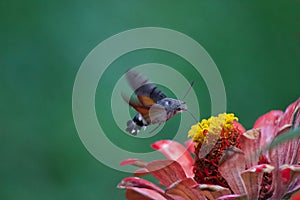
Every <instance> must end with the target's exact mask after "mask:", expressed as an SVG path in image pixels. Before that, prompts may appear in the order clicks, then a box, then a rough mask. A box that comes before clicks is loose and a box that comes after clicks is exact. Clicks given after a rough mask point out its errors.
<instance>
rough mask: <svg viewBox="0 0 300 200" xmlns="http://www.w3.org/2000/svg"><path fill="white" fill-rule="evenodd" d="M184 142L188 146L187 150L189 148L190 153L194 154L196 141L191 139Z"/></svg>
mask: <svg viewBox="0 0 300 200" xmlns="http://www.w3.org/2000/svg"><path fill="white" fill-rule="evenodd" d="M184 144H185V147H186V148H187V150H188V151H189V152H190V153H192V154H194V153H195V145H196V142H193V140H192V139H189V140H187V141H186V142H185V143H184Z"/></svg>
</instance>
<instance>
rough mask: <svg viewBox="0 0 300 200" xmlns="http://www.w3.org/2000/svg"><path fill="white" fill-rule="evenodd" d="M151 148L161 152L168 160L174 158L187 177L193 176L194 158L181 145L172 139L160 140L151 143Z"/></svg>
mask: <svg viewBox="0 0 300 200" xmlns="http://www.w3.org/2000/svg"><path fill="white" fill-rule="evenodd" d="M152 148H154V149H156V150H158V151H160V152H161V153H163V154H164V155H165V156H166V157H167V158H168V159H169V160H176V161H177V162H178V163H179V164H180V165H181V166H182V168H183V169H184V171H185V173H186V175H187V176H188V177H192V176H194V173H193V162H194V160H193V158H192V156H191V155H190V154H189V152H188V151H187V149H186V148H185V147H184V146H183V145H181V144H180V143H178V142H175V141H172V140H160V141H157V142H155V143H153V144H152Z"/></svg>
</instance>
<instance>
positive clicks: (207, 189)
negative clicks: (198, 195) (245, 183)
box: [194, 184, 231, 200]
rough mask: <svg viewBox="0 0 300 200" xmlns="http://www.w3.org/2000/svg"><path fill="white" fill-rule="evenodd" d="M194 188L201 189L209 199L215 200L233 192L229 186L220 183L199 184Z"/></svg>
mask: <svg viewBox="0 0 300 200" xmlns="http://www.w3.org/2000/svg"><path fill="white" fill-rule="evenodd" d="M194 188H195V189H198V190H201V191H202V193H203V194H205V196H206V197H207V198H208V199H209V200H214V199H217V198H219V197H221V196H224V195H229V194H231V192H230V190H229V189H228V188H225V187H222V186H219V185H208V184H198V185H196V186H195V187H194Z"/></svg>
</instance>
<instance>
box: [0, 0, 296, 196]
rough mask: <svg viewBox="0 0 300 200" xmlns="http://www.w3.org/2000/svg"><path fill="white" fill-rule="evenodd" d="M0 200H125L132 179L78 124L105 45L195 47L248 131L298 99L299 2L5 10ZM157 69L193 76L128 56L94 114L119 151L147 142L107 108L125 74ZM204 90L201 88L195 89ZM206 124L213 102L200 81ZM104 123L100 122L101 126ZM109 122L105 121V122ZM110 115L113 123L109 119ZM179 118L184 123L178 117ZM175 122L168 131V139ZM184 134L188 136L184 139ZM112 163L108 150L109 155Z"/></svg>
mask: <svg viewBox="0 0 300 200" xmlns="http://www.w3.org/2000/svg"><path fill="white" fill-rule="evenodd" d="M0 5H1V6H0V22H1V35H0V36H1V37H0V46H1V48H0V66H1V71H0V83H1V84H0V91H1V98H0V109H1V110H0V111H1V119H0V159H1V160H0V199H3V200H17V199H31V200H35V199H124V198H125V195H124V191H123V190H120V189H117V188H116V185H117V184H118V183H119V181H120V180H121V179H122V178H124V177H126V176H130V174H126V173H122V172H119V171H116V170H114V169H111V168H109V167H107V166H104V165H103V164H101V163H100V162H99V161H97V160H96V159H94V158H93V157H92V156H91V155H90V154H89V153H88V151H87V150H86V149H85V147H84V146H83V144H82V143H81V141H80V139H79V137H78V134H77V132H76V129H75V126H74V122H73V117H72V89H73V83H74V79H75V76H76V73H77V70H78V69H79V67H80V64H81V63H82V61H83V60H84V58H85V57H86V56H87V54H88V53H89V52H90V51H91V50H92V49H93V48H94V47H95V46H96V45H98V44H99V43H100V42H101V41H103V40H105V39H107V38H108V37H110V36H112V35H114V34H117V33H119V32H122V31H125V30H128V29H132V28H137V27H147V26H153V27H164V28H170V29H174V30H176V31H179V32H182V33H184V34H186V35H188V36H190V37H191V38H193V39H195V40H196V41H197V42H199V43H200V44H201V45H202V46H203V47H204V48H205V49H206V50H207V52H208V53H209V54H210V55H211V57H212V58H213V60H214V61H215V63H216V64H217V66H218V68H219V70H220V72H221V74H222V78H223V80H224V84H225V87H226V92H227V100H228V102H227V103H228V104H227V105H228V111H229V112H234V113H236V115H237V116H238V117H239V118H240V122H241V123H242V124H244V125H245V127H246V128H251V126H252V125H253V123H254V122H255V119H256V118H257V117H258V116H260V115H261V114H263V113H265V112H267V111H269V110H271V109H284V108H285V107H286V106H287V105H288V104H290V103H291V102H293V101H294V100H296V99H297V98H298V97H299V96H300V91H299V72H300V23H299V22H300V12H299V10H300V2H299V1H298V0H294V1H292V0H287V1H259V0H257V1H233V0H230V1H221V0H215V1H212V0H207V1H203V0H201V1H186V2H183V1H181V2H180V1H138V0H136V1H134V0H130V1H121V0H119V1H116V0H113V1H93V0H88V1H78V0H75V1H55V0H54V1H47V2H46V1H37V0H36V1H33V0H29V1H16V0H11V1H1V2H0ZM148 62H157V63H163V64H167V65H170V66H173V67H174V68H175V69H179V70H181V71H182V73H185V75H186V77H187V78H193V77H192V74H193V73H192V71H189V69H190V68H189V67H188V64H187V63H186V62H185V61H183V60H180V59H178V57H177V56H174V55H171V54H169V53H166V52H161V51H155V50H144V51H137V52H132V53H130V54H128V55H125V56H123V57H122V58H120V59H118V60H117V61H116V62H115V63H114V64H113V65H112V66H111V68H109V70H107V72H106V75H105V77H104V78H103V80H101V81H103V83H104V84H106V85H107V89H106V90H101V91H99V92H97V95H96V100H97V103H96V108H97V111H98V115H99V116H100V118H101V119H103V118H104V119H103V120H102V121H101V123H102V124H104V125H105V126H106V127H107V128H109V130H110V133H109V137H110V138H111V140H112V141H113V142H115V143H116V144H117V145H119V146H122V147H123V148H125V149H126V148H127V149H130V150H133V151H137V152H147V151H149V150H150V148H149V145H150V144H151V143H152V142H153V141H155V140H158V139H163V138H171V137H172V135H170V134H169V135H168V134H165V135H161V134H159V135H157V136H155V138H152V139H149V140H137V139H135V138H132V137H128V136H126V135H124V134H122V132H121V131H120V130H119V129H118V128H117V127H116V125H115V124H114V121H113V120H112V118H111V113H110V111H109V109H106V110H104V111H102V110H101V108H102V107H107V106H106V104H107V103H109V98H110V94H111V89H112V86H113V84H114V83H115V81H116V80H118V78H119V77H120V76H121V75H122V73H124V71H125V68H124V67H120V66H121V65H124V66H126V67H129V68H130V67H133V66H135V65H138V64H142V63H148ZM197 81H198V82H197ZM195 90H196V92H197V95H198V98H199V99H200V105H201V109H202V110H201V111H203V113H201V116H202V117H208V116H209V112H210V110H209V107H210V102H209V96H208V93H207V89H206V87H205V85H204V83H203V81H202V80H201V78H197V77H196V83H195ZM101 116H102V117H101ZM103 116H104V117H103ZM105 116H107V118H105ZM177 118H178V117H177ZM176 122H177V120H176V119H174V120H170V121H169V122H168V123H167V125H166V127H165V130H167V131H169V133H172V131H173V130H174V129H175V128H176V126H177V123H176ZM183 134H186V133H183ZM104 153H107V154H109V150H108V151H107V152H104Z"/></svg>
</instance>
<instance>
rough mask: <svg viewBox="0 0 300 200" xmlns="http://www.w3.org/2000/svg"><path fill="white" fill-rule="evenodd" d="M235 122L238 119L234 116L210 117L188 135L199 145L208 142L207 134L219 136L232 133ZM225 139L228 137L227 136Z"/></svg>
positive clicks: (194, 127) (224, 114)
mask: <svg viewBox="0 0 300 200" xmlns="http://www.w3.org/2000/svg"><path fill="white" fill-rule="evenodd" d="M233 121H238V118H237V117H235V116H234V114H232V113H230V114H226V113H222V114H219V115H218V116H217V117H210V118H209V119H208V120H206V119H203V120H202V121H201V122H198V123H197V124H195V125H193V126H192V127H191V130H190V131H189V133H188V137H192V138H193V141H194V142H196V143H197V144H199V143H203V142H208V141H207V140H206V136H207V134H214V135H216V134H218V135H220V133H221V132H222V130H224V131H225V133H230V130H232V129H233V128H234V126H233ZM225 137H227V136H226V135H225Z"/></svg>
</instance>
